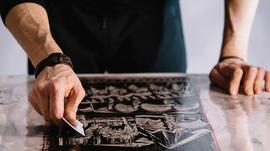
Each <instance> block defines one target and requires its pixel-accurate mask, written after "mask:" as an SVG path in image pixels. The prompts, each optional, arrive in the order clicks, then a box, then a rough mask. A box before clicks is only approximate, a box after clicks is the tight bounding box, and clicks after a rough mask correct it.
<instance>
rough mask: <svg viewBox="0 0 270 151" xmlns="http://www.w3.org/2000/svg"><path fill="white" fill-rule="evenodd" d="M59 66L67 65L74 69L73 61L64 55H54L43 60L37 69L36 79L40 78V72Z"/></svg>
mask: <svg viewBox="0 0 270 151" xmlns="http://www.w3.org/2000/svg"><path fill="white" fill-rule="evenodd" d="M57 64H66V65H68V66H70V67H71V68H72V69H73V65H72V62H71V59H70V58H69V57H68V56H67V55H65V54H63V53H52V54H50V55H49V56H48V57H47V58H46V59H44V60H42V61H41V62H40V63H39V64H38V65H37V66H36V69H35V78H37V77H38V75H39V74H40V72H41V71H42V70H43V69H44V68H45V67H47V66H54V65H57Z"/></svg>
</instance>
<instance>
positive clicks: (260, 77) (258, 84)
mask: <svg viewBox="0 0 270 151" xmlns="http://www.w3.org/2000/svg"><path fill="white" fill-rule="evenodd" d="M264 76H265V70H264V69H261V68H259V69H258V73H257V76H256V79H255V83H254V91H255V94H259V93H260V92H261V91H262V89H263V82H264Z"/></svg>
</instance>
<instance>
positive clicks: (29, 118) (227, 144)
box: [0, 74, 270, 151]
mask: <svg viewBox="0 0 270 151" xmlns="http://www.w3.org/2000/svg"><path fill="white" fill-rule="evenodd" d="M82 76H83V77H93V76H100V75H82ZM102 76H103V77H104V75H102ZM106 76H107V77H111V76H112V77H113V76H117V77H119V76H120V77H128V76H134V75H106ZM106 76H105V77H106ZM136 76H145V75H136ZM146 76H149V77H153V76H165V77H168V76H187V77H190V78H191V79H192V81H194V83H195V84H194V86H195V87H196V89H197V90H198V91H197V93H198V96H199V98H200V101H201V104H202V107H203V110H204V113H205V115H206V117H207V119H208V121H209V123H210V124H211V126H212V128H213V132H214V133H213V134H214V137H215V138H216V141H217V143H216V146H218V148H219V149H220V150H222V151H223V150H224V151H269V150H270V143H269V142H270V107H269V105H270V99H269V98H270V95H269V94H266V93H263V94H261V95H258V96H243V95H238V96H236V97H231V96H228V95H226V94H224V93H223V92H222V91H221V90H219V89H218V88H215V87H210V86H209V80H208V78H207V76H206V75H180V74H162V75H161V74H150V75H146ZM31 79H32V78H29V77H25V76H13V77H12V76H9V77H7V76H2V77H0V151H13V150H18V151H20V150H26V151H32V150H33V151H34V150H42V149H44V146H46V142H47V140H46V137H44V135H48V127H47V126H46V123H45V121H43V119H42V117H40V116H39V115H38V114H37V113H36V112H34V111H33V109H32V107H31V106H30V105H29V103H28V102H27V93H28V91H29V88H31V83H32V82H33V81H32V80H31ZM196 145H198V144H196ZM200 145H202V146H203V145H204V144H200ZM199 148H200V147H199ZM202 148H203V147H202ZM69 149H70V148H69ZM62 150H65V148H62ZM70 150H80V148H79V147H74V148H71V149H70ZM182 150H190V149H188V148H185V149H182ZM201 150H203V149H201Z"/></svg>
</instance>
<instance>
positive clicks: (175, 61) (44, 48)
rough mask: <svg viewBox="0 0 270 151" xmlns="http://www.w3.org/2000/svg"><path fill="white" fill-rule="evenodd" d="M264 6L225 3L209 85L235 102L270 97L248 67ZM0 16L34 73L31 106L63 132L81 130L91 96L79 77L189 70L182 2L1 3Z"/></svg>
mask: <svg viewBox="0 0 270 151" xmlns="http://www.w3.org/2000/svg"><path fill="white" fill-rule="evenodd" d="M258 1H259V0H249V1H245V0H225V27H224V36H223V44H222V48H221V54H220V59H219V62H218V63H217V65H216V66H215V67H214V68H213V69H212V71H211V72H210V74H209V78H210V80H211V82H212V83H213V84H216V85H218V86H220V87H222V88H224V89H225V90H227V91H228V92H229V94H231V95H236V94H238V92H239V89H240V87H241V88H242V89H243V93H244V94H246V95H253V94H258V93H260V92H261V91H262V90H266V91H268V92H269V91H270V73H269V72H268V71H266V70H264V69H263V68H260V67H255V66H252V65H249V64H247V63H246V61H247V49H248V40H249V36H250V31H251V27H252V22H253V20H254V16H255V13H256V9H257V6H258ZM0 12H1V16H2V19H3V21H4V23H5V25H6V27H7V28H8V29H9V31H10V32H11V33H12V34H13V36H14V37H15V38H16V40H17V41H18V43H19V44H20V45H21V46H22V48H23V49H24V50H25V52H26V53H27V55H28V57H29V59H30V61H31V63H32V64H33V66H34V67H35V68H36V76H37V77H36V79H35V83H34V85H33V88H32V90H31V92H30V93H29V101H30V103H31V104H32V106H33V108H34V109H35V110H36V111H37V112H38V113H39V114H41V115H42V116H43V117H44V118H45V120H47V121H52V122H54V123H55V124H57V125H60V124H61V119H62V118H63V117H65V118H66V119H67V120H68V121H70V122H71V123H72V124H74V125H76V124H77V123H78V121H77V120H76V112H77V108H78V105H79V103H80V102H81V100H82V99H83V97H84V96H85V91H84V89H83V87H82V84H81V83H80V80H79V78H78V77H77V75H76V74H75V73H103V72H113V73H122V72H129V73H136V72H185V70H186V60H185V50H184V49H185V47H184V41H183V35H182V34H183V33H182V28H181V20H180V10H179V1H178V0H147V1H144V0H114V1H110V0H80V1H75V0H66V1H63V0H58V1H53V0H0ZM68 56H69V57H70V58H71V60H72V62H73V66H72V64H71V61H70V59H69V57H68ZM73 67H74V69H73ZM33 71H34V70H33V68H32V67H31V66H29V73H33Z"/></svg>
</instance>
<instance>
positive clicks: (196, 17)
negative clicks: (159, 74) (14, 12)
mask: <svg viewBox="0 0 270 151" xmlns="http://www.w3.org/2000/svg"><path fill="white" fill-rule="evenodd" d="M181 3H182V6H181V8H182V18H183V27H184V34H185V41H186V47H187V53H188V72H189V73H208V72H209V71H210V69H211V68H212V67H213V66H214V65H215V63H216V62H217V59H218V56H219V50H220V45H221V38H222V30H223V9H224V8H223V7H224V0H202V1H198V0H181ZM269 27H270V1H269V0H261V2H260V5H259V8H258V12H257V16H256V20H255V23H254V26H253V31H252V34H251V39H250V49H249V52H250V53H249V61H248V62H249V63H250V64H254V65H257V66H262V67H264V68H266V69H268V70H270V60H269V59H268V57H269V56H270V29H269ZM26 73H27V59H26V56H25V54H24V52H23V51H22V50H21V48H20V46H19V45H18V44H17V42H16V41H15V40H14V39H13V38H12V36H11V35H10V33H9V32H8V31H7V30H6V28H5V27H4V25H3V24H2V23H0V75H14V74H26Z"/></svg>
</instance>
